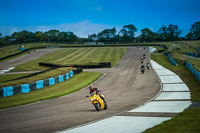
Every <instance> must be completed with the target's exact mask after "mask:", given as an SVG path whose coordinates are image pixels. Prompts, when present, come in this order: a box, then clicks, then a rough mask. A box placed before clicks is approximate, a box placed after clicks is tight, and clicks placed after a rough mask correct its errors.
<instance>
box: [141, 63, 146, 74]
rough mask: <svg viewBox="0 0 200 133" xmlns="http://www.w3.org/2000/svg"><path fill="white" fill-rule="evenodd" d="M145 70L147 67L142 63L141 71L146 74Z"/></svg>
mask: <svg viewBox="0 0 200 133" xmlns="http://www.w3.org/2000/svg"><path fill="white" fill-rule="evenodd" d="M144 71H145V67H144V66H143V65H142V66H141V72H142V74H144Z"/></svg>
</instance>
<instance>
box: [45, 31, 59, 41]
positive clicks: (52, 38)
mask: <svg viewBox="0 0 200 133" xmlns="http://www.w3.org/2000/svg"><path fill="white" fill-rule="evenodd" d="M59 33H60V31H59V30H49V31H48V32H47V33H46V35H47V36H48V39H49V41H50V42H57V41H58V38H57V37H58V34H59Z"/></svg>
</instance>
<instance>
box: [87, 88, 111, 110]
mask: <svg viewBox="0 0 200 133" xmlns="http://www.w3.org/2000/svg"><path fill="white" fill-rule="evenodd" d="M86 97H89V96H86ZM101 97H102V98H101ZM101 97H100V96H99V95H97V94H96V91H95V92H93V93H91V94H90V101H91V103H92V104H93V105H94V107H95V108H96V110H97V111H100V110H101V109H107V108H108V106H107V103H106V101H105V99H104V95H101Z"/></svg>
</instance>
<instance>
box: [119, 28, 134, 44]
mask: <svg viewBox="0 0 200 133" xmlns="http://www.w3.org/2000/svg"><path fill="white" fill-rule="evenodd" d="M136 31H137V28H136V27H135V26H134V25H133V24H129V25H124V26H123V28H122V29H121V30H120V31H119V35H120V36H121V37H122V40H123V41H131V42H132V41H133V40H134V36H135V32H136Z"/></svg>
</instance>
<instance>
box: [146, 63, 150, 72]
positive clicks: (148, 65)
mask: <svg viewBox="0 0 200 133" xmlns="http://www.w3.org/2000/svg"><path fill="white" fill-rule="evenodd" d="M146 67H147V69H148V70H149V67H150V64H149V63H148V62H147V65H146Z"/></svg>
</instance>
